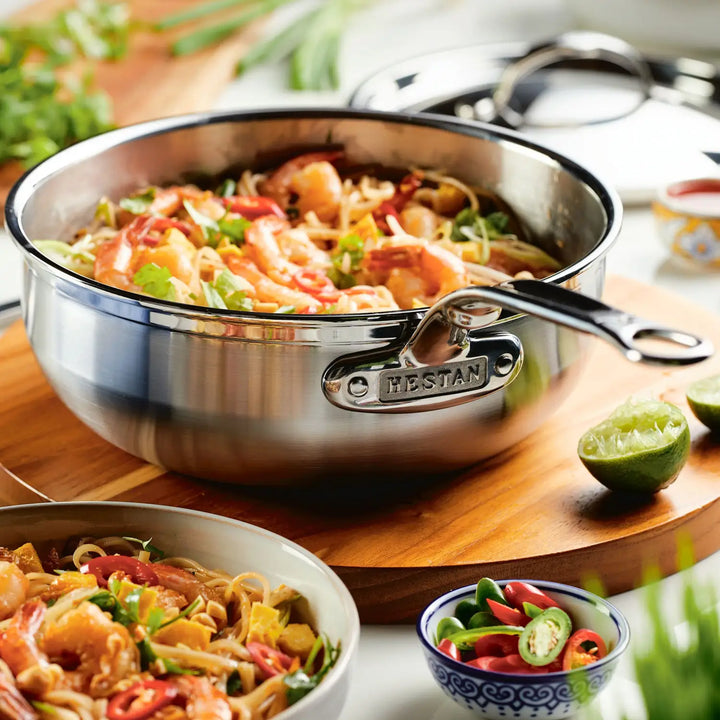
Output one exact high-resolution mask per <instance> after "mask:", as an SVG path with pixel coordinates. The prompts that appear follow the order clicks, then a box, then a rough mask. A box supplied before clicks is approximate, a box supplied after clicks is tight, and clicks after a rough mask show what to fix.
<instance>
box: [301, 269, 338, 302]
mask: <svg viewBox="0 0 720 720" xmlns="http://www.w3.org/2000/svg"><path fill="white" fill-rule="evenodd" d="M293 281H294V282H295V284H296V285H297V286H298V288H299V289H300V290H302V291H303V292H306V293H308V294H309V295H312V296H313V297H315V298H317V299H318V300H320V302H335V301H336V300H338V299H339V298H340V291H339V290H338V289H337V288H336V287H335V286H334V285H333V283H332V280H331V279H330V278H329V277H328V276H327V275H326V274H325V273H324V272H322V270H315V269H313V268H303V269H302V270H299V271H298V272H296V273H295V275H293Z"/></svg>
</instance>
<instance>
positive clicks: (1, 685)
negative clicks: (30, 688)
mask: <svg viewBox="0 0 720 720" xmlns="http://www.w3.org/2000/svg"><path fill="white" fill-rule="evenodd" d="M38 717H39V716H38V714H37V713H36V712H35V710H33V708H32V705H30V703H29V702H28V701H27V700H26V699H25V698H24V697H23V696H22V693H21V692H20V691H19V690H18V689H17V688H16V687H15V684H14V683H13V682H12V681H11V680H9V679H8V678H6V677H5V675H3V674H2V673H0V718H1V719H2V720H37V718H38Z"/></svg>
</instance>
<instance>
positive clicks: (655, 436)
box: [578, 399, 690, 493]
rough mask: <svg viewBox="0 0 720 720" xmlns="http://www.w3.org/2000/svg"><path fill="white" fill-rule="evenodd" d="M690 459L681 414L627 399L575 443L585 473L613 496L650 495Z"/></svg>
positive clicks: (665, 406)
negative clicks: (619, 493)
mask: <svg viewBox="0 0 720 720" xmlns="http://www.w3.org/2000/svg"><path fill="white" fill-rule="evenodd" d="M689 454H690V430H689V429H688V424H687V420H686V419H685V416H684V415H683V414H682V411H681V410H680V408H678V407H676V406H675V405H671V404H670V403H666V402H662V401H660V400H651V399H648V400H638V399H630V400H628V401H627V402H626V403H624V404H622V405H620V407H618V408H617V409H616V410H615V411H614V412H613V413H612V415H610V417H609V418H608V419H607V420H603V422H601V423H600V424H599V425H596V426H595V427H593V428H590V430H588V431H587V432H586V433H585V434H584V435H583V436H582V437H581V438H580V442H579V443H578V455H579V456H580V460H582V462H583V464H584V465H585V467H586V468H587V469H588V470H589V471H590V472H591V473H592V475H594V476H595V477H596V478H597V479H598V480H599V481H600V482H601V483H602V484H603V485H605V486H606V487H608V488H610V489H611V490H622V491H625V492H642V493H653V492H657V491H658V490H661V489H662V488H664V487H667V486H668V485H670V483H672V482H673V480H675V478H676V477H677V476H678V473H679V472H680V470H681V469H682V466H683V465H684V464H685V462H686V460H687V459H688V455H689Z"/></svg>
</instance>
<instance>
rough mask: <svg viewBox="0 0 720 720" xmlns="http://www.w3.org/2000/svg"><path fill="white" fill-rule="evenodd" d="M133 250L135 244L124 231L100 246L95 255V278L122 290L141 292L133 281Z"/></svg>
mask: <svg viewBox="0 0 720 720" xmlns="http://www.w3.org/2000/svg"><path fill="white" fill-rule="evenodd" d="M133 250H134V247H133V244H132V243H131V242H130V239H129V238H128V237H127V235H126V233H124V232H123V231H120V232H119V233H118V234H117V235H116V236H115V237H114V238H113V239H112V240H108V241H107V242H105V243H103V244H102V245H100V247H99V248H98V249H97V252H96V253H95V265H94V271H93V273H94V278H95V279H96V280H97V281H98V282H101V283H104V284H105V285H112V286H113V287H116V288H120V290H131V291H133V292H140V288H139V287H138V286H137V285H135V284H134V283H133V281H132V273H131V270H130V268H131V263H132V257H133Z"/></svg>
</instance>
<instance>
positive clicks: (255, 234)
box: [245, 215, 302, 287]
mask: <svg viewBox="0 0 720 720" xmlns="http://www.w3.org/2000/svg"><path fill="white" fill-rule="evenodd" d="M287 230H289V225H288V224H287V223H286V222H285V221H284V220H280V219H279V218H277V217H274V216H273V215H266V216H264V217H261V218H258V219H257V220H255V221H254V222H253V224H252V225H250V227H249V228H248V229H247V230H245V249H246V250H247V253H248V255H249V257H250V258H251V259H252V260H253V261H254V262H255V264H256V265H257V266H258V267H259V268H260V270H261V271H262V272H263V273H265V274H266V275H267V276H268V277H269V278H270V279H271V280H273V281H274V282H276V283H280V284H281V285H287V286H288V287H290V286H292V284H293V277H294V276H295V275H296V274H297V273H298V272H300V270H301V269H302V268H301V267H300V266H299V265H297V264H296V263H294V262H290V260H288V259H287V257H285V255H284V254H283V253H282V252H281V251H280V246H279V245H278V240H277V237H278V235H279V234H280V233H281V232H284V231H287Z"/></svg>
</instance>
